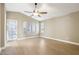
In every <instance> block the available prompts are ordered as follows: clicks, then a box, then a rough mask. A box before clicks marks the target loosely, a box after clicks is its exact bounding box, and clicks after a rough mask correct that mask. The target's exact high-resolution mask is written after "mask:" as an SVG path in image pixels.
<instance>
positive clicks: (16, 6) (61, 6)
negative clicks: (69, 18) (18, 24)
mask: <svg viewBox="0 0 79 59" xmlns="http://www.w3.org/2000/svg"><path fill="white" fill-rule="evenodd" d="M5 7H6V10H7V11H15V12H21V13H23V14H25V15H27V16H30V15H31V13H26V12H24V11H33V10H34V3H6V4H5ZM38 9H39V10H40V11H46V12H48V13H47V14H45V15H41V17H38V16H33V17H32V18H34V19H37V20H39V21H41V20H46V19H49V18H53V17H59V16H63V15H67V14H70V13H72V12H76V11H79V4H78V3H38Z"/></svg>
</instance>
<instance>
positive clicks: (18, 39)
mask: <svg viewBox="0 0 79 59" xmlns="http://www.w3.org/2000/svg"><path fill="white" fill-rule="evenodd" d="M37 37H39V36H31V37H23V38H18V39H17V40H23V39H31V38H37Z"/></svg>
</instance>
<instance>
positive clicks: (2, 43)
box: [0, 3, 5, 47]
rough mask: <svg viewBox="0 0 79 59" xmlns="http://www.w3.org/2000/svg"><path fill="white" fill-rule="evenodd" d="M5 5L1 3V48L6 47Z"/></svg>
mask: <svg viewBox="0 0 79 59" xmlns="http://www.w3.org/2000/svg"><path fill="white" fill-rule="evenodd" d="M4 17H5V15H4V4H2V3H0V47H3V46H4Z"/></svg>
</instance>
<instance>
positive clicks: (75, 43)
mask: <svg viewBox="0 0 79 59" xmlns="http://www.w3.org/2000/svg"><path fill="white" fill-rule="evenodd" d="M41 37H42V38H47V39H52V40H56V41H60V42H65V43H70V44H74V45H78V46H79V43H77V42H71V41H67V40H61V39H56V38H51V37H45V36H41Z"/></svg>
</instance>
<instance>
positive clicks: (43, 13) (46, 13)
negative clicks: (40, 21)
mask: <svg viewBox="0 0 79 59" xmlns="http://www.w3.org/2000/svg"><path fill="white" fill-rule="evenodd" d="M39 13H40V14H47V12H39Z"/></svg>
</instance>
